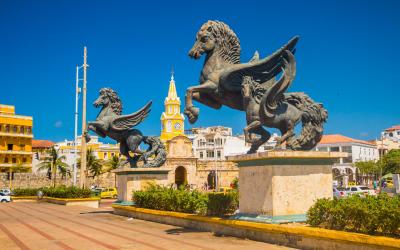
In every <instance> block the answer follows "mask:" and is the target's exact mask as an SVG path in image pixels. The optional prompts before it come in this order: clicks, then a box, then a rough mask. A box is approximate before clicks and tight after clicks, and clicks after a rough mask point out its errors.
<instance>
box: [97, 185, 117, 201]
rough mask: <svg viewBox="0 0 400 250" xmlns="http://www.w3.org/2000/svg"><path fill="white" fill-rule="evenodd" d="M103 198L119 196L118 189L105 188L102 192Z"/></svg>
mask: <svg viewBox="0 0 400 250" xmlns="http://www.w3.org/2000/svg"><path fill="white" fill-rule="evenodd" d="M100 197H101V198H114V199H115V198H117V197H118V195H117V189H116V188H103V189H102V190H101V193H100Z"/></svg>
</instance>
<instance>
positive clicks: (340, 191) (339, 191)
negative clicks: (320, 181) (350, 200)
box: [333, 187, 347, 198]
mask: <svg viewBox="0 0 400 250" xmlns="http://www.w3.org/2000/svg"><path fill="white" fill-rule="evenodd" d="M346 196H347V193H346V191H345V190H344V188H340V187H333V197H336V198H344V197H346Z"/></svg>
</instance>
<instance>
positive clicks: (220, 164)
mask: <svg viewBox="0 0 400 250" xmlns="http://www.w3.org/2000/svg"><path fill="white" fill-rule="evenodd" d="M215 169H217V174H218V186H219V187H229V186H230V184H231V183H232V181H233V180H234V179H235V178H236V177H239V168H238V167H237V164H236V163H234V162H231V161H197V171H196V179H197V187H202V186H204V183H207V182H208V180H207V179H208V175H209V174H210V173H211V172H212V171H214V170H215Z"/></svg>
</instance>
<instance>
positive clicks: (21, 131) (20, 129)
mask: <svg viewBox="0 0 400 250" xmlns="http://www.w3.org/2000/svg"><path fill="white" fill-rule="evenodd" d="M19 132H20V133H21V134H23V133H24V127H23V126H21V127H20V128H19Z"/></svg>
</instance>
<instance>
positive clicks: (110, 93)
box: [100, 88, 122, 115]
mask: <svg viewBox="0 0 400 250" xmlns="http://www.w3.org/2000/svg"><path fill="white" fill-rule="evenodd" d="M100 95H105V96H107V97H108V99H109V100H110V107H111V109H112V110H113V111H114V112H115V113H116V114H117V115H121V114H122V101H121V99H120V98H119V96H118V94H117V92H115V91H114V90H113V89H111V88H102V89H101V90H100Z"/></svg>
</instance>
